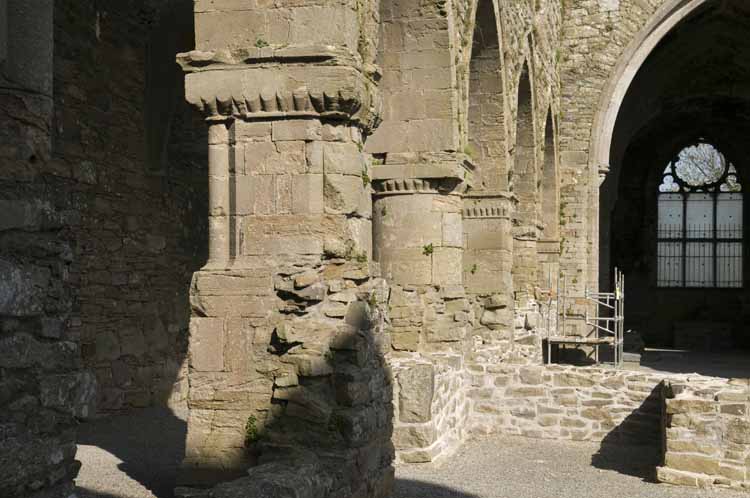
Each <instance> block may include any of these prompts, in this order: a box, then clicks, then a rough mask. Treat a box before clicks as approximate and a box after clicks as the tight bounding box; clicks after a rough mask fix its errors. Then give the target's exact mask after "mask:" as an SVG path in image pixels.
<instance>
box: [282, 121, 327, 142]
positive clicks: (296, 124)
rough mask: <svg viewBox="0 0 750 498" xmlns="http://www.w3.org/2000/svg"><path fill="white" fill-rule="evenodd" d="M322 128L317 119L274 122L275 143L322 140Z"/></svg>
mask: <svg viewBox="0 0 750 498" xmlns="http://www.w3.org/2000/svg"><path fill="white" fill-rule="evenodd" d="M321 131H322V126H321V124H320V121H319V120H317V119H287V120H278V121H274V122H273V141H274V142H279V141H288V140H303V141H313V140H321V139H322V136H321Z"/></svg>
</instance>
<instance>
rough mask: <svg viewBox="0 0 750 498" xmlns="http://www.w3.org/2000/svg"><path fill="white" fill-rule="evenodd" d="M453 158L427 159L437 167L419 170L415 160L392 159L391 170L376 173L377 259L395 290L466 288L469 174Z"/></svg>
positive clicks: (423, 166)
mask: <svg viewBox="0 0 750 498" xmlns="http://www.w3.org/2000/svg"><path fill="white" fill-rule="evenodd" d="M442 156H445V157H442ZM448 156H450V155H449V154H444V155H441V157H430V155H429V154H422V155H421V159H422V160H424V161H426V162H427V161H431V160H434V161H435V162H432V163H429V162H428V163H427V164H421V165H419V164H415V163H411V162H409V161H413V160H414V159H416V158H417V155H415V154H389V156H388V163H387V164H384V165H379V166H375V167H374V168H373V175H374V188H375V194H374V195H375V198H374V204H373V212H374V214H373V221H374V238H375V241H376V243H375V247H374V251H375V254H374V257H375V260H376V261H378V262H379V263H380V266H381V270H382V272H383V276H384V277H385V278H386V279H388V280H389V281H390V282H392V283H394V284H398V285H407V286H408V285H433V286H460V285H462V284H463V275H462V273H463V246H464V242H463V228H462V217H461V208H462V197H463V194H464V192H465V190H466V187H467V186H468V183H466V182H464V177H465V176H466V174H467V171H469V170H467V166H465V165H464V164H463V163H462V162H459V161H456V160H452V159H453V158H450V157H448ZM467 164H468V163H467Z"/></svg>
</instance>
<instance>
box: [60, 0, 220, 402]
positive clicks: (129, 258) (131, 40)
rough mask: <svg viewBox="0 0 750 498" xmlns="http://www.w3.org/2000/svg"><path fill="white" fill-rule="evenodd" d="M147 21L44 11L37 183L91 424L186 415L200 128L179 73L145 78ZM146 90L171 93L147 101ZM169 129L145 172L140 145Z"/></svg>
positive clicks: (105, 7) (125, 15)
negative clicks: (45, 154)
mask: <svg viewBox="0 0 750 498" xmlns="http://www.w3.org/2000/svg"><path fill="white" fill-rule="evenodd" d="M95 7H96V8H95ZM97 19H98V20H99V21H98V25H97ZM158 21H159V11H158V3H155V4H154V6H153V7H152V8H149V9H144V10H142V11H138V10H137V9H135V8H133V5H132V4H131V3H130V2H114V1H111V2H99V3H98V5H97V6H94V5H93V4H92V5H89V4H87V3H81V2H73V1H66V2H55V38H56V46H55V53H56V58H55V79H56V82H57V84H56V89H55V109H56V122H57V125H56V131H57V135H56V136H55V147H54V151H53V153H54V161H53V162H51V163H50V164H48V165H47V167H46V173H47V174H48V175H50V176H52V177H54V178H56V179H57V180H58V181H60V182H62V183H63V185H64V186H63V187H62V188H61V189H60V191H59V194H58V195H59V198H60V199H61V200H62V199H64V202H66V203H67V204H68V207H67V209H68V210H69V211H68V212H69V213H70V217H69V218H68V219H67V220H66V226H67V227H68V230H69V231H70V236H71V240H72V241H73V243H72V245H71V249H72V255H71V257H72V258H73V260H74V261H75V266H74V267H73V268H71V270H70V272H69V278H70V279H71V282H72V283H73V285H74V287H75V291H74V294H73V296H74V300H75V301H74V305H73V310H72V313H71V314H70V316H69V317H68V322H67V323H68V324H69V327H70V329H69V333H70V334H71V337H74V338H75V340H76V342H78V343H80V348H81V356H82V358H83V362H84V366H85V368H86V369H87V370H89V371H91V372H93V373H94V374H95V376H96V379H97V384H98V392H97V410H98V411H100V412H107V411H114V410H126V409H128V408H134V407H144V406H151V405H165V404H168V403H182V404H184V402H185V396H186V392H187V380H186V379H185V365H184V360H185V354H186V348H187V332H188V317H189V302H188V290H189V286H190V278H191V275H192V273H193V272H194V271H195V270H197V269H198V268H199V267H200V266H201V265H202V264H203V262H204V261H205V257H206V239H207V235H206V221H205V216H204V214H203V213H205V209H206V208H205V206H206V202H207V199H206V197H207V194H206V180H205V161H206V146H205V144H204V143H203V139H202V137H203V136H204V134H205V132H206V131H205V130H206V128H205V125H204V124H203V123H202V120H201V118H200V116H198V115H197V114H196V113H194V112H193V111H192V109H191V108H190V106H189V105H188V104H187V103H186V102H185V101H184V89H183V78H182V76H181V74H180V72H179V68H177V67H176V66H175V67H174V71H173V74H171V75H170V78H172V79H167V80H164V79H161V80H160V79H157V77H156V76H155V75H153V74H151V75H150V76H147V73H148V72H149V71H150V68H148V67H147V43H148V42H149V37H150V36H151V33H152V29H156V28H155V27H154V26H155V25H156V24H157V22H158ZM96 26H98V28H97V29H98V31H97V30H96V29H95V28H96ZM158 29H162V30H167V29H168V25H165V24H161V25H159V26H158ZM188 34H189V35H190V33H188ZM84 53H86V54H90V59H86V58H84V57H82V55H81V54H84ZM148 78H151V80H148ZM149 83H150V84H152V85H160V86H161V87H163V88H173V90H174V93H173V94H171V95H169V94H166V95H164V96H163V97H162V98H163V99H164V102H161V101H156V100H154V99H153V97H150V94H149V93H148V92H147V84H149ZM159 106H162V108H163V109H164V114H162V115H160V116H159V118H158V122H157V123H149V122H148V120H147V114H148V112H149V109H150V108H156V109H158V108H160V107H159ZM170 109H171V112H170ZM167 124H168V125H169V126H170V128H171V133H170V135H168V136H169V139H168V140H167V139H165V142H164V143H163V144H162V146H163V147H164V151H165V156H164V157H165V159H163V160H161V161H160V164H159V165H158V166H159V168H158V169H155V168H154V167H153V165H150V164H149V162H148V160H149V156H148V150H149V141H148V134H149V133H153V130H152V126H166V125H167Z"/></svg>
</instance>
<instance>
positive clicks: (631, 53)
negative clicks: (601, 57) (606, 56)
mask: <svg viewBox="0 0 750 498" xmlns="http://www.w3.org/2000/svg"><path fill="white" fill-rule="evenodd" d="M709 1H710V0H667V1H666V2H664V4H663V5H661V7H659V8H658V9H657V11H656V12H655V13H654V14H653V15H652V16H651V18H650V19H649V21H648V22H647V23H646V25H645V26H644V27H643V28H642V29H641V30H640V31H639V32H638V34H637V35H636V36H635V38H633V40H631V42H630V43H629V44H628V46H627V48H626V49H625V50H624V52H623V53H622V55H621V56H620V58H619V60H618V62H617V64H616V65H615V67H614V69H613V71H612V73H611V76H610V77H609V79H608V80H607V83H606V84H605V86H604V89H603V91H602V93H601V95H600V97H599V103H598V105H597V108H596V114H595V115H594V121H593V126H592V128H591V141H590V149H589V165H590V166H592V167H596V168H599V169H603V170H604V171H606V169H607V168H608V167H609V154H610V149H611V145H612V137H613V135H614V130H615V123H616V121H617V116H618V114H619V111H620V107H621V105H622V102H623V100H624V99H625V95H626V93H627V91H628V88H629V87H630V84H631V83H632V82H633V79H634V78H635V75H636V74H637V73H638V70H639V69H640V67H641V66H642V65H643V63H644V62H645V61H646V59H647V58H648V56H649V54H651V52H652V51H653V49H654V48H655V47H656V46H657V45H658V43H659V42H660V41H661V40H662V39H663V38H664V37H665V36H666V35H667V34H668V33H669V32H670V31H671V30H672V29H673V28H674V27H675V26H677V24H679V23H680V21H682V20H684V19H685V18H686V17H688V16H689V15H690V14H691V13H693V12H694V11H695V10H696V9H698V8H700V7H701V6H703V5H704V4H706V3H708V2H709Z"/></svg>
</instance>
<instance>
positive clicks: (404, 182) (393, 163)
mask: <svg viewBox="0 0 750 498" xmlns="http://www.w3.org/2000/svg"><path fill="white" fill-rule="evenodd" d="M376 160H377V158H376ZM473 172H474V165H473V164H472V163H471V162H470V161H469V159H468V157H467V156H465V155H464V154H457V153H450V152H437V153H402V154H388V155H387V156H386V157H385V159H384V160H383V159H380V163H379V164H376V165H375V166H373V168H372V180H373V181H372V184H373V189H374V190H375V194H376V195H395V194H407V193H425V192H434V193H442V194H452V195H464V194H466V192H467V191H468V190H469V189H470V188H471V186H472V185H473V179H474V174H473Z"/></svg>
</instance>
